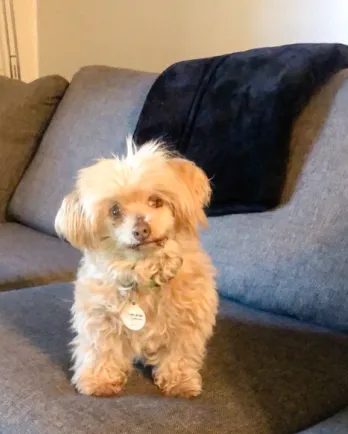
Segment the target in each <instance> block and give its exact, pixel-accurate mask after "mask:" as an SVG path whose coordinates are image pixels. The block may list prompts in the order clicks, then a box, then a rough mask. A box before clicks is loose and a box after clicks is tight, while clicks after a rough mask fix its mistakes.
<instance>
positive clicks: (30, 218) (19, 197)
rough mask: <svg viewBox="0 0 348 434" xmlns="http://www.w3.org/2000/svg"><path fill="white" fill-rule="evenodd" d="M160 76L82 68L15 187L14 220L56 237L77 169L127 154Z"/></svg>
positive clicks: (127, 71) (12, 208) (92, 67)
mask: <svg viewBox="0 0 348 434" xmlns="http://www.w3.org/2000/svg"><path fill="white" fill-rule="evenodd" d="M156 76H157V75H156V74H150V73H143V72H136V71H130V70H123V69H116V68H111V67H101V66H100V67H98V66H91V67H86V68H83V69H82V70H80V71H79V72H78V73H77V74H76V75H75V76H74V77H73V79H72V82H71V84H70V86H69V88H68V90H67V92H66V94H65V96H64V99H63V100H62V102H61V104H60V105H59V107H58V109H57V111H56V113H55V116H54V118H53V119H52V121H51V123H50V125H49V127H48V128H47V131H46V133H45V135H44V137H43V139H42V142H41V145H40V147H39V149H38V151H37V153H36V155H35V157H34V159H33V161H32V163H31V165H30V167H29V168H28V170H27V171H26V173H25V175H24V177H23V179H22V180H21V182H20V184H19V186H18V188H17V189H16V192H15V194H14V196H13V198H12V200H11V203H10V207H9V212H10V215H11V217H12V218H14V219H15V220H16V221H19V222H21V223H23V224H25V225H27V226H29V227H32V228H34V229H37V230H40V231H42V232H46V233H49V234H53V235H54V234H55V232H54V219H55V215H56V213H57V211H58V208H59V206H60V203H61V201H62V199H63V197H64V195H65V194H67V193H68V192H69V191H70V190H71V189H72V188H73V184H74V181H75V176H76V173H77V171H78V170H79V169H80V168H82V167H85V166H87V165H89V164H92V163H93V162H94V161H95V159H97V158H100V157H111V156H112V154H118V153H122V152H123V150H124V146H125V137H126V136H127V134H129V133H132V132H133V130H134V128H135V124H136V122H137V120H138V116H139V113H140V110H141V108H142V105H143V102H144V100H145V97H146V95H147V93H148V91H149V89H150V87H151V85H152V83H153V82H154V80H155V78H156Z"/></svg>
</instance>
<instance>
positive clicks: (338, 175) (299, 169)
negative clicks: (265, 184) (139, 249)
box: [203, 72, 348, 330]
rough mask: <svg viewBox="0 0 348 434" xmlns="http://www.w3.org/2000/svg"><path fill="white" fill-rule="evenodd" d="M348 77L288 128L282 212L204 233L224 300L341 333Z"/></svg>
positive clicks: (345, 293)
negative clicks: (288, 151) (289, 137)
mask: <svg viewBox="0 0 348 434" xmlns="http://www.w3.org/2000/svg"><path fill="white" fill-rule="evenodd" d="M346 77H347V73H346V72H345V73H344V74H340V75H339V76H337V77H336V79H335V81H333V82H331V83H330V84H329V85H328V86H327V87H326V88H325V89H323V91H322V92H321V93H320V94H319V95H318V97H317V98H316V99H314V100H312V103H311V105H310V106H309V107H308V108H307V109H306V111H305V112H304V113H303V116H302V117H301V119H300V120H299V122H298V124H297V125H296V127H295V129H294V134H293V140H292V152H293V154H292V160H291V163H290V167H289V174H288V182H287V186H286V190H285V193H284V200H283V205H282V207H280V208H279V209H277V210H275V211H273V212H267V213H263V214H249V215H234V216H228V217H223V218H212V219H210V230H209V231H208V232H207V233H206V234H204V235H203V240H204V245H205V246H206V247H207V248H208V250H209V251H210V252H211V254H212V256H213V259H214V262H215V264H216V266H217V267H218V271H219V278H218V281H219V285H218V287H219V290H220V292H221V293H222V294H224V295H227V296H229V297H232V298H234V299H236V300H239V301H242V302H243V303H245V304H249V305H252V306H256V307H259V308H262V309H265V310H269V311H274V312H278V313H283V314H288V315H293V316H295V317H297V318H299V319H302V320H305V321H309V322H315V323H318V324H323V325H327V326H330V327H337V328H340V329H342V330H348V309H347V299H348V218H347V210H348V194H347V192H348V122H347V119H348V80H347V78H346ZM342 80H343V82H342ZM338 85H340V86H341V87H340V90H339V91H338V93H337V94H336V96H335V98H334V102H333V104H332V107H331V108H330V110H329V114H328V117H327V119H326V121H325V122H324V124H323V119H325V116H326V111H327V108H328V106H330V100H331V97H332V95H333V94H334V91H335V89H337V86H338ZM321 126H322V128H321V129H320V127H321Z"/></svg>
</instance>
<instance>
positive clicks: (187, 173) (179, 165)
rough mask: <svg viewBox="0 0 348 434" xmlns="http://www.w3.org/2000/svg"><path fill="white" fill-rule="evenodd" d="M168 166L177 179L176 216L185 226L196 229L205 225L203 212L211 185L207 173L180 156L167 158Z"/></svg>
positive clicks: (205, 220) (209, 195)
mask: <svg viewBox="0 0 348 434" xmlns="http://www.w3.org/2000/svg"><path fill="white" fill-rule="evenodd" d="M168 164H169V166H170V168H171V169H172V170H173V171H174V172H175V175H176V177H177V178H178V180H179V185H180V184H181V187H182V188H180V187H179V191H178V192H177V194H178V201H177V204H176V208H177V211H178V217H179V218H180V219H181V220H182V223H183V224H184V225H185V226H186V227H187V226H191V227H192V229H194V230H197V226H198V225H201V226H202V227H206V226H207V225H208V222H207V217H206V215H205V212H204V207H206V206H207V205H208V204H209V202H210V197H211V186H210V182H209V180H208V177H207V175H206V174H205V173H204V171H203V170H202V169H200V168H199V167H198V166H196V165H195V164H194V163H193V162H191V161H188V160H184V159H182V158H172V159H170V160H168Z"/></svg>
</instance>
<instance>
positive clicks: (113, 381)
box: [72, 330, 132, 396]
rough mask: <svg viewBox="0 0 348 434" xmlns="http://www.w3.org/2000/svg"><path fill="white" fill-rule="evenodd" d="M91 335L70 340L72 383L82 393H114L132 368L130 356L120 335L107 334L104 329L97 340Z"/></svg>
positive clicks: (119, 388) (121, 386)
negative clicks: (72, 348)
mask: <svg viewBox="0 0 348 434" xmlns="http://www.w3.org/2000/svg"><path fill="white" fill-rule="evenodd" d="M86 338H87V339H86ZM90 338H91V337H90V336H88V337H86V336H83V335H78V336H77V337H76V338H75V339H74V341H73V347H74V352H73V359H74V364H73V371H74V374H73V377H72V383H73V384H74V386H75V387H76V389H77V391H78V392H80V393H82V394H84V395H96V396H111V395H117V394H118V393H119V392H120V391H121V390H122V388H123V387H124V385H125V383H126V381H127V377H128V375H129V373H130V371H131V368H132V363H131V358H129V357H127V356H126V355H125V351H124V348H123V342H122V341H121V339H120V338H118V337H115V336H107V331H106V330H103V331H102V332H101V333H100V336H99V337H98V338H97V339H96V340H94V339H90Z"/></svg>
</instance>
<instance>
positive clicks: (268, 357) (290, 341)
mask: <svg viewBox="0 0 348 434" xmlns="http://www.w3.org/2000/svg"><path fill="white" fill-rule="evenodd" d="M71 298H72V291H71V287H70V285H53V286H51V287H45V288H34V289H26V290H23V291H10V292H6V293H2V294H0V348H1V357H0V383H1V396H2V398H1V400H0V423H1V424H2V426H1V425H0V427H1V434H9V433H11V434H12V433H14V432H15V433H16V434H24V433H25V434H28V433H30V434H34V433H35V434H47V433H50V434H95V433H100V434H109V433H113V432H117V433H118V434H129V433H141V434H146V433H160V432H168V433H171V434H179V433H180V434H181V433H188V432H189V433H197V434H198V433H199V434H205V433H212V434H213V433H214V434H215V433H219V434H224V433H226V434H227V433H228V434H230V433H233V434H274V433H277V434H293V433H295V432H298V431H300V430H302V429H305V428H307V427H309V426H311V425H312V424H314V423H316V422H320V421H321V420H323V419H324V418H327V417H329V416H331V415H332V414H333V413H335V412H337V411H339V410H340V409H341V408H343V407H344V406H346V405H347V404H348V375H347V374H348V338H347V337H346V336H338V335H337V336H335V335H332V334H330V333H328V332H325V331H320V330H319V329H318V330H317V329H315V328H313V329H311V328H309V327H307V328H303V327H301V326H300V324H298V323H296V322H291V321H287V320H284V319H278V318H273V317H272V316H270V315H265V314H261V313H257V312H255V313H253V312H252V311H249V310H246V309H243V308H241V307H239V306H238V305H235V304H233V303H230V302H226V301H222V305H221V312H220V315H219V320H218V325H217V328H216V332H215V336H214V338H213V340H212V341H211V343H210V345H209V350H208V358H207V363H206V367H205V369H204V371H203V377H204V380H205V390H204V394H203V396H202V397H200V398H198V399H195V400H192V401H191V400H181V399H166V398H164V397H162V396H161V394H160V392H159V391H158V390H157V389H156V388H155V386H154V385H153V384H152V383H151V381H150V379H149V377H148V376H147V377H146V376H145V377H144V376H143V374H141V373H140V372H139V371H138V370H136V371H135V372H134V373H133V375H132V377H131V378H130V381H129V383H128V385H127V386H126V389H125V391H124V393H123V394H122V396H121V397H118V398H110V399H102V398H91V397H86V396H80V395H77V394H76V392H75V391H74V390H73V388H72V386H71V385H70V384H69V380H68V377H69V376H70V372H69V363H70V356H69V351H68V342H69V339H70V332H69V331H68V320H69V310H70V306H71ZM145 374H148V372H147V371H145Z"/></svg>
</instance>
